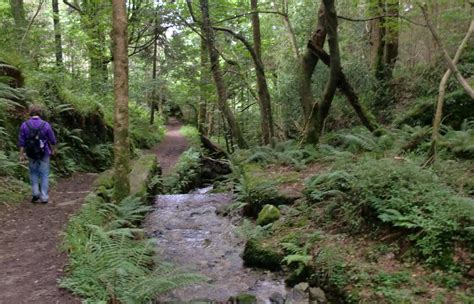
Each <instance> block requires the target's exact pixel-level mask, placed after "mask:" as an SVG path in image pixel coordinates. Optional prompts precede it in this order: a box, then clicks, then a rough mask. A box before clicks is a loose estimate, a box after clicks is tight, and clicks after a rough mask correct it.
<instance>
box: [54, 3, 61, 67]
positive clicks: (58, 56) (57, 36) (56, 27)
mask: <svg viewBox="0 0 474 304" xmlns="http://www.w3.org/2000/svg"><path fill="white" fill-rule="evenodd" d="M52 7H53V25H54V42H55V43H54V46H55V52H54V54H55V55H56V65H57V66H58V67H62V66H63V45H62V39H61V24H60V20H59V3H58V0H52Z"/></svg>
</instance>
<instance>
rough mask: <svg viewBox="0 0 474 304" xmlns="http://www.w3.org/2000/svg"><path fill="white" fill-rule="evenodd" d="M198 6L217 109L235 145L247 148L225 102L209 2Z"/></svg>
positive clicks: (201, 0) (204, 1)
mask: <svg viewBox="0 0 474 304" xmlns="http://www.w3.org/2000/svg"><path fill="white" fill-rule="evenodd" d="M199 2H200V7H201V12H202V29H203V34H204V37H205V38H206V43H207V49H208V51H209V59H210V64H211V71H212V76H213V78H214V82H215V84H216V90H217V102H218V105H219V109H220V110H221V112H222V114H223V115H224V116H225V118H226V120H227V122H228V124H229V128H230V132H231V134H232V136H233V137H235V138H236V139H237V145H238V146H239V147H240V148H247V147H248V146H247V142H246V141H245V139H244V137H243V135H242V132H241V131H240V127H239V125H238V124H237V121H236V120H235V117H234V113H232V110H231V109H230V107H229V105H228V104H227V90H226V87H225V84H224V80H223V78H222V72H221V69H220V65H219V53H218V52H217V49H216V47H215V34H214V29H213V28H212V26H211V21H210V18H209V2H208V0H200V1H199Z"/></svg>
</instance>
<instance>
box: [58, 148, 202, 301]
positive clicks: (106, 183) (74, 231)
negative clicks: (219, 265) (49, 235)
mask: <svg viewBox="0 0 474 304" xmlns="http://www.w3.org/2000/svg"><path fill="white" fill-rule="evenodd" d="M142 159H148V158H147V156H144V157H142ZM154 159H156V158H154ZM155 162H156V161H155ZM146 164H149V166H147V167H146V168H142V169H141V170H139V171H147V172H155V171H156V168H155V165H154V164H150V162H149V161H148V160H147V161H142V162H140V161H138V162H136V165H137V166H138V167H143V166H144V165H146ZM132 173H133V170H132ZM111 176H113V175H110V174H109V173H106V174H104V175H102V176H101V178H100V179H98V181H97V182H96V187H97V190H96V192H94V193H91V194H89V195H88V196H87V197H86V199H85V203H84V205H83V207H82V208H81V210H80V211H79V213H78V214H76V215H75V216H73V217H72V218H71V219H70V221H69V222H68V225H67V228H66V231H65V234H64V244H63V248H64V250H66V251H67V252H68V254H69V266H68V272H67V276H66V277H65V278H63V279H62V280H61V283H60V285H61V286H62V287H64V288H68V289H70V290H71V291H72V292H73V293H75V294H77V295H79V296H80V297H81V298H83V299H84V302H85V303H106V302H117V301H118V302H120V303H149V302H150V301H152V300H153V299H154V298H156V296H157V295H159V294H162V293H165V292H167V291H170V290H172V289H174V288H178V287H181V286H185V285H188V284H190V283H193V282H197V281H200V280H202V279H203V278H202V277H200V276H197V275H194V274H189V273H186V272H184V271H182V270H180V269H177V268H176V267H175V266H173V265H170V264H167V263H163V262H161V261H160V260H159V257H158V256H157V255H156V253H155V251H154V248H155V246H154V242H153V240H152V239H150V238H148V237H147V236H146V234H145V231H144V230H143V229H142V228H140V225H141V223H142V222H143V220H144V218H145V216H146V214H147V213H148V212H150V211H151V209H152V207H151V206H149V205H148V204H147V203H146V200H145V198H146V193H142V192H141V191H140V189H139V188H141V187H138V188H137V189H136V190H137V191H134V193H135V194H134V195H133V196H130V197H127V198H125V199H124V200H122V201H121V202H118V203H113V202H112V199H111V196H112V191H113V190H112V188H111V185H112V184H113V183H112V182H110V181H111ZM152 179H153V177H150V176H149V177H147V178H142V179H141V180H142V182H143V184H144V185H146V184H147V183H149V182H151V181H152ZM148 188H153V186H149V187H148Z"/></svg>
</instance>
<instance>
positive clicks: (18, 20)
mask: <svg viewBox="0 0 474 304" xmlns="http://www.w3.org/2000/svg"><path fill="white" fill-rule="evenodd" d="M10 9H11V13H12V15H13V20H14V21H15V37H16V39H17V41H18V44H17V47H18V50H19V51H20V52H21V51H22V50H21V46H20V41H21V40H22V38H23V35H24V33H25V31H26V27H27V25H28V22H27V21H26V15H25V7H24V5H23V0H10Z"/></svg>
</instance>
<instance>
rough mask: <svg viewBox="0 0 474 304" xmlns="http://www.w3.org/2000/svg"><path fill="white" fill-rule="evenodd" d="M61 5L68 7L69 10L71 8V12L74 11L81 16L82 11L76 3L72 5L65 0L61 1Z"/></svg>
mask: <svg viewBox="0 0 474 304" xmlns="http://www.w3.org/2000/svg"><path fill="white" fill-rule="evenodd" d="M63 3H64V4H66V5H67V6H69V7H70V8H72V9H73V10H75V11H76V12H78V13H79V14H82V9H81V8H80V7H79V5H77V4H76V3H74V4H73V3H71V2H69V1H67V0H63Z"/></svg>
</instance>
